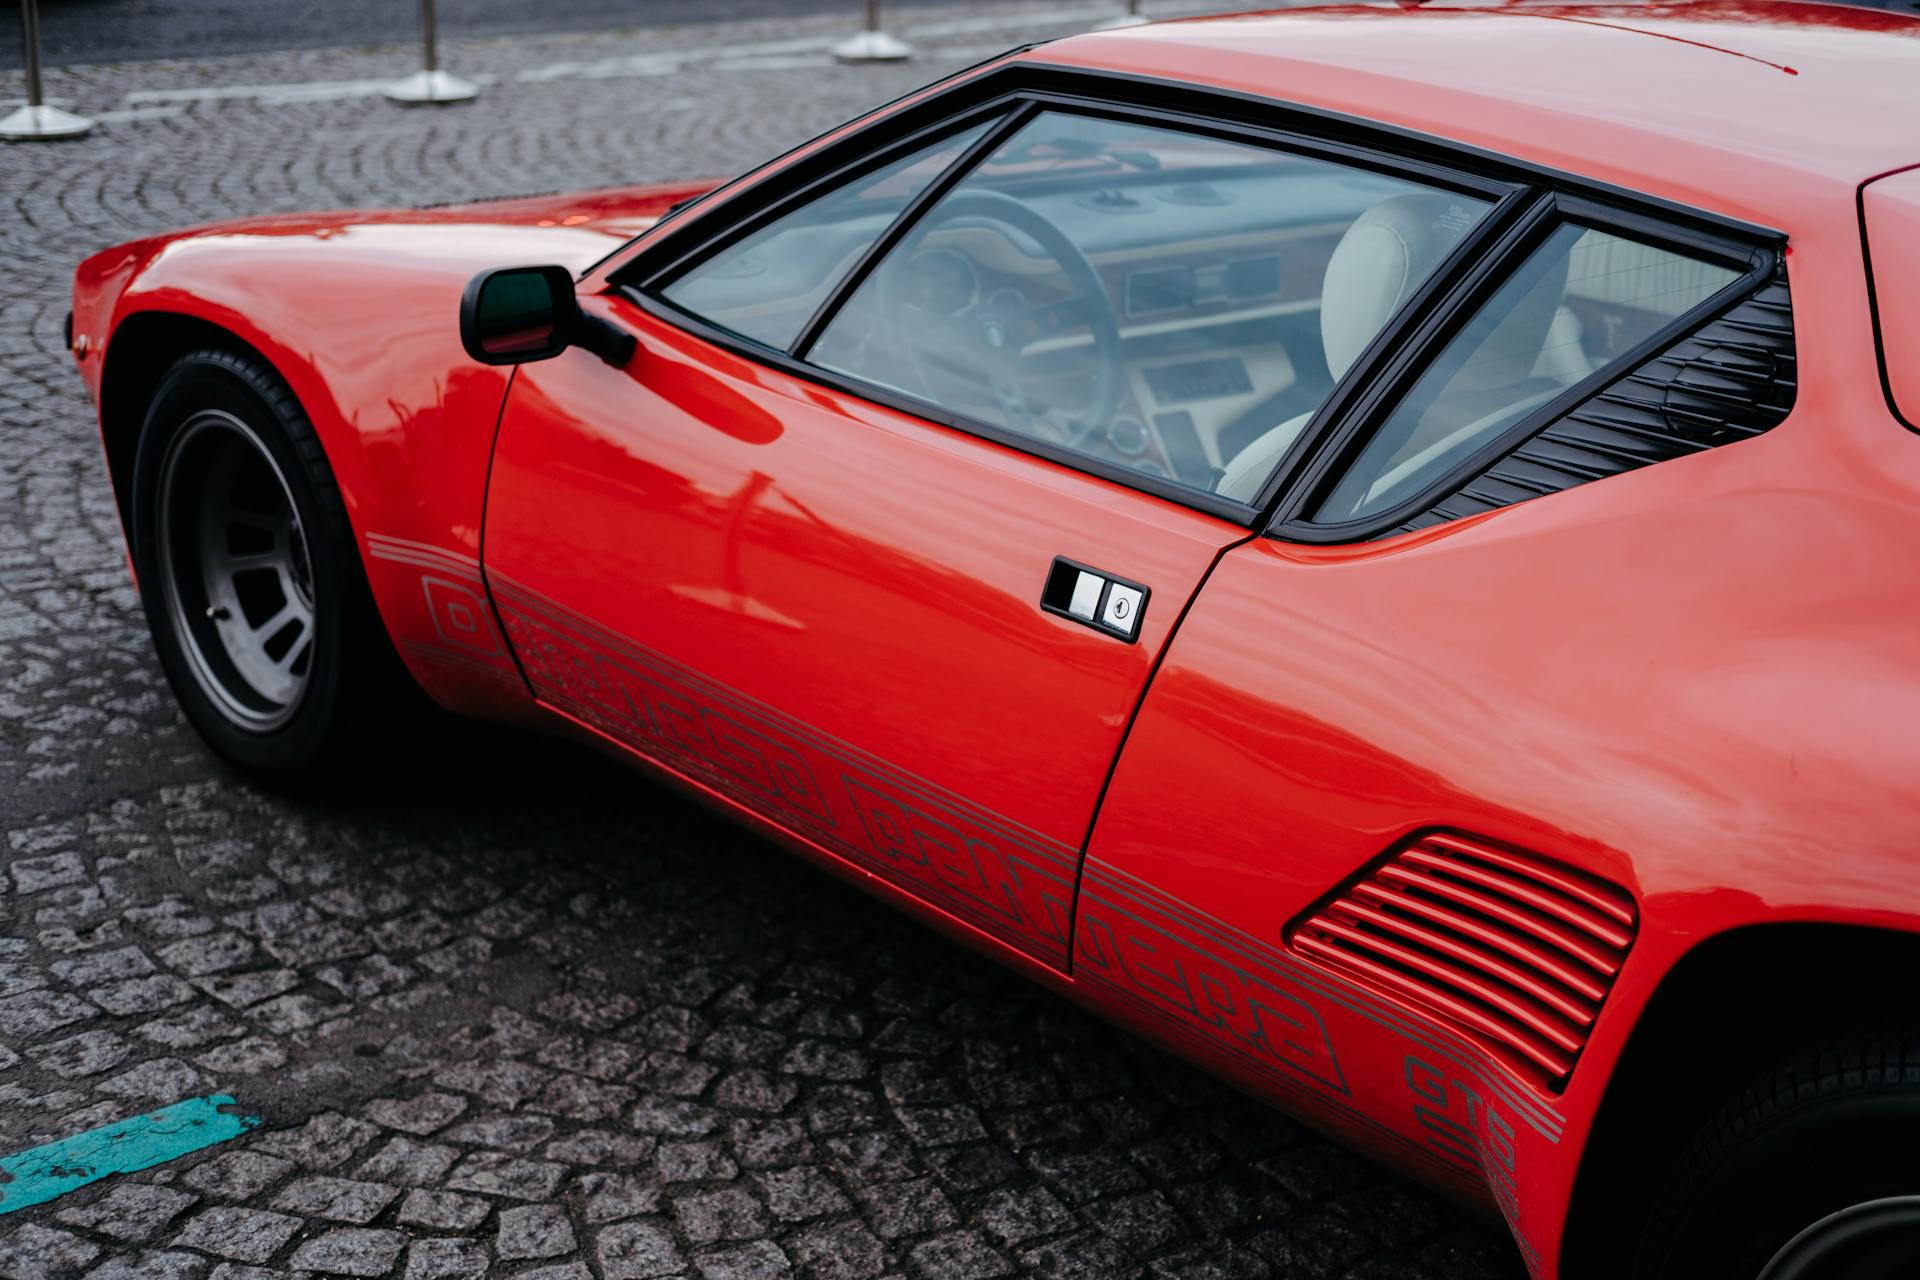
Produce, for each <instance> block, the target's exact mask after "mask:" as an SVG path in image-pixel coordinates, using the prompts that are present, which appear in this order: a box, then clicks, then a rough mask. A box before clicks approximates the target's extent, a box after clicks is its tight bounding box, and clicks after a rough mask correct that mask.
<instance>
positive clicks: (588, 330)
mask: <svg viewBox="0 0 1920 1280" xmlns="http://www.w3.org/2000/svg"><path fill="white" fill-rule="evenodd" d="M567 340H568V341H570V342H572V343H573V344H574V345H575V346H577V347H580V348H582V349H583V350H587V351H591V352H593V354H595V355H596V356H599V357H600V358H601V359H602V360H604V361H606V362H607V363H608V364H610V365H612V366H613V367H614V368H616V369H624V368H626V367H627V365H628V364H630V363H632V361H633V357H634V354H635V353H636V352H637V351H639V349H640V340H639V339H638V338H636V337H634V336H633V335H632V334H630V333H628V332H627V331H626V330H625V329H622V328H621V327H620V326H619V325H617V324H615V323H613V322H612V321H611V320H608V319H606V318H604V317H602V316H596V315H594V314H592V313H591V312H588V311H575V312H574V313H573V318H572V323H571V324H570V325H569V326H568V333H567Z"/></svg>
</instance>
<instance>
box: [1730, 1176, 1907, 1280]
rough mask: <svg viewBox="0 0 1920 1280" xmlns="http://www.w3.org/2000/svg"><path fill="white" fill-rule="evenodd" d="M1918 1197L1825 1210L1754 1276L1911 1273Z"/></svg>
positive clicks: (1793, 1279)
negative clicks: (1826, 1213) (1824, 1215)
mask: <svg viewBox="0 0 1920 1280" xmlns="http://www.w3.org/2000/svg"><path fill="white" fill-rule="evenodd" d="M1916 1249H1920V1196H1888V1197H1887V1198H1885V1199H1882V1200H1868V1201H1866V1202H1864V1203H1862V1204H1856V1205H1849V1206H1848V1207H1846V1208H1845V1209H1841V1210H1839V1211H1838V1212H1837V1213H1830V1214H1828V1215H1827V1216H1826V1217H1824V1218H1822V1219H1820V1221H1818V1222H1816V1223H1814V1224H1813V1225H1812V1226H1810V1227H1808V1228H1807V1229H1806V1230H1805V1231H1802V1232H1801V1233H1800V1234H1799V1235H1797V1236H1795V1237H1794V1238H1793V1239H1792V1240H1789V1241H1788V1242H1787V1245H1786V1247H1785V1248H1783V1249H1781V1250H1780V1252H1779V1253H1777V1254H1775V1255H1774V1257H1773V1261H1771V1262H1769V1263H1768V1264H1767V1265H1766V1267H1765V1268H1763V1269H1762V1270H1761V1272H1760V1277H1759V1280H1882V1278H1883V1277H1884V1278H1886V1280H1892V1278H1893V1277H1896V1276H1900V1277H1905V1276H1911V1275H1913V1274H1915V1269H1916V1265H1917V1264H1916V1263H1915V1258H1916V1256H1920V1255H1916V1252H1915V1251H1916Z"/></svg>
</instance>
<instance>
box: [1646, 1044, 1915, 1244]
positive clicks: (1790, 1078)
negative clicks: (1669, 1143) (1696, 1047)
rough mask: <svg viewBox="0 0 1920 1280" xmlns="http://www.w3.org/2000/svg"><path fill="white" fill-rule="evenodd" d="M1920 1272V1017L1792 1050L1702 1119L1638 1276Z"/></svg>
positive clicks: (1669, 1186)
mask: <svg viewBox="0 0 1920 1280" xmlns="http://www.w3.org/2000/svg"><path fill="white" fill-rule="evenodd" d="M1915 1274H1920V1024H1917V1023H1915V1022H1914V1021H1912V1020H1901V1021H1899V1022H1894V1023H1889V1024H1885V1025H1881V1026H1876V1027H1873V1028H1869V1029H1865V1030H1861V1031H1857V1032H1853V1033H1850V1034H1848V1035H1845V1036H1841V1037H1838V1038H1836V1039H1835V1040H1833V1041H1830V1042H1829V1043H1827V1044H1826V1045H1824V1046H1822V1047H1820V1048H1817V1049H1813V1050H1810V1051H1808V1052H1805V1053H1802V1054H1800V1055H1797V1056H1795V1057H1793V1058H1789V1059H1787V1060H1786V1061H1784V1062H1782V1063H1780V1064H1779V1065H1778V1066H1776V1067H1775V1068H1774V1069H1773V1070H1772V1071H1770V1072H1768V1073H1767V1074H1766V1075H1764V1076H1762V1077H1761V1078H1760V1079H1759V1080H1757V1081H1755V1082H1754V1083H1753V1084H1751V1085H1750V1086H1748V1087H1747V1089H1746V1090H1745V1091H1743V1092H1742V1093H1741V1094H1740V1096H1739V1097H1737V1098H1735V1099H1734V1100H1733V1101H1732V1102H1731V1103H1729V1104H1728V1105H1727V1106H1726V1107H1725V1108H1724V1109H1722V1111H1721V1112H1720V1114H1719V1115H1718V1116H1716V1117H1715V1118H1714V1120H1713V1121H1712V1122H1710V1123H1709V1124H1708V1125H1707V1127H1706V1128H1705V1129H1703V1130H1702V1131H1701V1133H1700V1134H1699V1136H1697V1137H1696V1138H1695V1139H1694V1140H1693V1143H1692V1144H1691V1145H1690V1146H1689V1147H1688V1148H1687V1150H1686V1152H1685V1153H1684V1154H1683V1155H1682V1156H1681V1158H1680V1161H1679V1163H1678V1164H1677V1165H1676V1166H1675V1167H1674V1171H1673V1173H1672V1174H1671V1175H1669V1177H1668V1179H1667V1183H1666V1185H1665V1187H1663V1188H1662V1190H1661V1193H1660V1197H1659V1200H1658V1201H1657V1202H1656V1209H1655V1212H1654V1217H1653V1220H1652V1222H1651V1223H1650V1224H1649V1229H1648V1232H1647V1236H1646V1239H1645V1242H1644V1243H1643V1245H1642V1248H1641V1254H1640V1262H1639V1265H1638V1267H1636V1269H1635V1272H1634V1275H1635V1280H1682V1278H1683V1277H1684V1278H1686V1280H1702V1278H1704V1277H1727V1278H1728V1280H1894V1278H1895V1277H1902V1278H1906V1277H1911V1276H1914V1275H1915Z"/></svg>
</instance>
